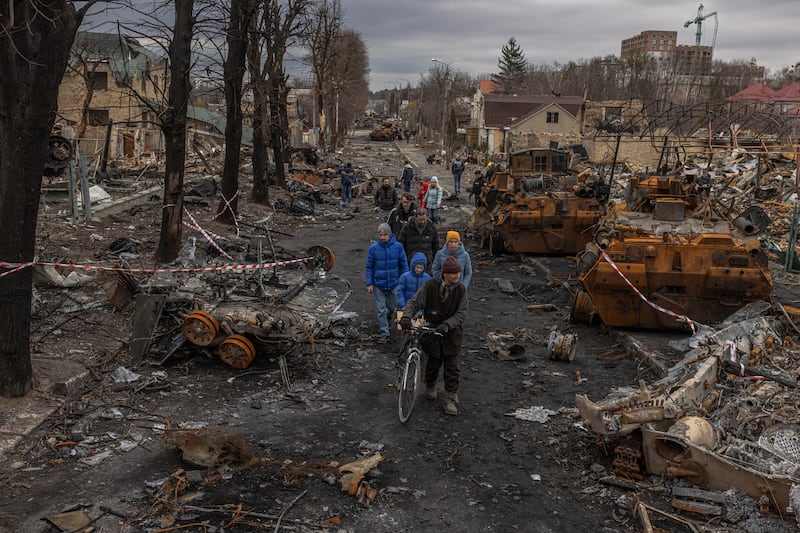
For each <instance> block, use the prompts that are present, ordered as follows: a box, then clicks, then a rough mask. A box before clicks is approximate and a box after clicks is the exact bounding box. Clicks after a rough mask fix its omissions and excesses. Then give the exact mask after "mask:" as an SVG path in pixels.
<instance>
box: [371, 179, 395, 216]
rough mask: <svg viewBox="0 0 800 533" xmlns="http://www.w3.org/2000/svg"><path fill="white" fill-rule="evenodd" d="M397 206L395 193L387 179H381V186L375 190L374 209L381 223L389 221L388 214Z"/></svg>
mask: <svg viewBox="0 0 800 533" xmlns="http://www.w3.org/2000/svg"><path fill="white" fill-rule="evenodd" d="M396 205H397V191H395V190H394V187H392V184H391V183H389V178H383V180H382V182H381V186H380V187H378V188H377V189H376V190H375V208H376V210H377V211H378V219H379V220H380V221H381V222H387V221H388V220H389V214H390V213H391V212H392V209H394V206H396Z"/></svg>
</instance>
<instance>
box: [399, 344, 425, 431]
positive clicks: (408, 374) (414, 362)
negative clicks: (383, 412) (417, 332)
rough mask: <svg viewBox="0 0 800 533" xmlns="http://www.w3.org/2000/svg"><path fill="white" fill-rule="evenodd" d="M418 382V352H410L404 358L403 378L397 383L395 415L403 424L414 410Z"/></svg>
mask: <svg viewBox="0 0 800 533" xmlns="http://www.w3.org/2000/svg"><path fill="white" fill-rule="evenodd" d="M419 381H420V360H419V351H417V350H412V351H410V352H409V353H408V357H406V361H405V364H404V366H403V376H402V379H401V380H400V383H399V385H400V386H399V392H400V394H399V395H398V398H397V415H398V416H399V417H400V422H402V423H403V424H405V423H406V422H407V421H408V419H409V418H411V412H412V411H413V410H414V403H416V401H417V386H418V385H419Z"/></svg>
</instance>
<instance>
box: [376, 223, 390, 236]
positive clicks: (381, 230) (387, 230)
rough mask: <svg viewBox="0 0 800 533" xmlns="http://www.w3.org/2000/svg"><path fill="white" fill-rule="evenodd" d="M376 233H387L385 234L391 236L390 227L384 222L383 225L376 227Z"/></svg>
mask: <svg viewBox="0 0 800 533" xmlns="http://www.w3.org/2000/svg"><path fill="white" fill-rule="evenodd" d="M378 233H387V234H389V235H391V234H392V227H391V226H390V225H389V224H387V223H386V222H384V223H383V224H381V225H380V226H378Z"/></svg>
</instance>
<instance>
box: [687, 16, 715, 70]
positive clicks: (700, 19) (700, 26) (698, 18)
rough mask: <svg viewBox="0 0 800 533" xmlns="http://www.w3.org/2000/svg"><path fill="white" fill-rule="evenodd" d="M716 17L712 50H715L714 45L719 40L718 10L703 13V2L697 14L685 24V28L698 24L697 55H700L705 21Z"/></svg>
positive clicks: (696, 34)
mask: <svg viewBox="0 0 800 533" xmlns="http://www.w3.org/2000/svg"><path fill="white" fill-rule="evenodd" d="M710 17H714V37H713V38H712V39H711V51H712V53H713V51H714V45H715V44H716V42H717V28H718V27H719V19H718V18H717V12H716V11H712V12H711V13H709V14H708V15H703V4H700V7H698V8H697V16H696V17H695V18H693V19H692V20H687V21H686V22H685V23H684V24H683V27H684V28H688V27H689V26H691V25H692V24H697V33H695V36H696V37H697V48H696V49H695V55H697V56H698V57H700V38H701V37H702V35H703V21H704V20H706V19H707V18H710Z"/></svg>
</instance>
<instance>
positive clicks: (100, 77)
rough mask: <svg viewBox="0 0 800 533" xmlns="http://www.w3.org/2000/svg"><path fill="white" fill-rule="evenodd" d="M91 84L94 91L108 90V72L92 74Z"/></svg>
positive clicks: (90, 77)
mask: <svg viewBox="0 0 800 533" xmlns="http://www.w3.org/2000/svg"><path fill="white" fill-rule="evenodd" d="M89 84H90V86H91V87H92V90H93V91H105V90H106V89H108V72H97V71H95V72H90V73H89Z"/></svg>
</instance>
